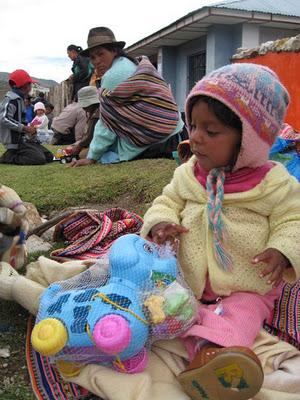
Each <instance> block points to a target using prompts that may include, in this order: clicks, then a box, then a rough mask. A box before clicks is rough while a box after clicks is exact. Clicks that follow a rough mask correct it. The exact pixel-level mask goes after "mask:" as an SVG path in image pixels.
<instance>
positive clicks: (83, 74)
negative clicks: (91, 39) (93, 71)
mask: <svg viewBox="0 0 300 400" xmlns="http://www.w3.org/2000/svg"><path fill="white" fill-rule="evenodd" d="M72 70H73V82H74V83H76V82H81V81H84V80H85V79H87V78H88V75H89V59H88V58H86V57H82V56H78V57H77V59H76V60H75V61H74V67H73V68H72Z"/></svg>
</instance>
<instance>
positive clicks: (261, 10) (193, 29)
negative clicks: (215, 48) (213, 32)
mask: <svg viewBox="0 0 300 400" xmlns="http://www.w3.org/2000/svg"><path fill="white" fill-rule="evenodd" d="M243 22H249V23H255V24H259V25H260V26H262V27H270V28H275V29H276V28H286V29H297V30H298V29H299V28H300V0H223V1H219V2H216V3H213V4H210V5H208V6H203V7H202V8H199V9H197V10H195V11H193V12H190V13H189V14H187V15H185V16H183V17H181V18H180V19H178V20H177V21H175V22H173V23H171V24H170V25H168V26H166V27H164V28H162V29H160V30H159V31H157V32H155V33H153V34H151V35H149V36H147V37H145V38H143V39H141V40H139V41H138V42H136V43H133V44H132V45H130V46H129V47H127V49H126V50H127V51H128V53H129V54H130V55H132V56H137V55H141V54H146V55H152V54H156V53H157V51H158V48H160V47H162V46H180V45H182V44H184V43H186V42H188V41H190V40H193V39H196V38H199V37H200V36H205V35H207V31H208V28H209V27H210V26H211V25H213V24H225V25H235V24H239V23H243Z"/></svg>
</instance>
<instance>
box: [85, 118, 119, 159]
mask: <svg viewBox="0 0 300 400" xmlns="http://www.w3.org/2000/svg"><path fill="white" fill-rule="evenodd" d="M117 139H118V136H117V135H116V134H115V133H114V132H112V131H111V130H109V129H108V128H107V127H106V126H104V125H103V123H102V121H101V119H99V120H98V121H97V123H96V125H95V129H94V136H93V139H92V141H91V143H90V147H89V152H88V155H87V158H88V159H90V160H95V161H99V160H100V158H101V157H102V156H103V154H104V153H106V152H107V151H108V150H109V149H110V148H111V146H113V145H114V144H115V143H116V142H117Z"/></svg>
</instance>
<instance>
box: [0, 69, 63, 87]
mask: <svg viewBox="0 0 300 400" xmlns="http://www.w3.org/2000/svg"><path fill="white" fill-rule="evenodd" d="M8 75H9V73H8V72H0V81H2V82H7V81H8ZM32 78H33V79H34V80H36V81H38V83H39V84H40V85H41V86H43V87H47V88H51V87H53V86H56V85H58V83H57V82H56V81H53V80H52V79H42V78H35V77H32Z"/></svg>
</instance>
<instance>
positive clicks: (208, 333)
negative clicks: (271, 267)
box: [184, 280, 281, 358]
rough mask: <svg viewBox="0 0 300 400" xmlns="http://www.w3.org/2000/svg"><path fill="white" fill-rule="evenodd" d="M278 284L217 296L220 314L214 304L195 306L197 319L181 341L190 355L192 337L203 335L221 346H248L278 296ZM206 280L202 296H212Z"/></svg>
mask: <svg viewBox="0 0 300 400" xmlns="http://www.w3.org/2000/svg"><path fill="white" fill-rule="evenodd" d="M280 293H281V285H280V286H279V287H277V288H273V289H271V290H270V291H269V292H268V293H266V294H264V295H260V294H257V293H251V292H235V293H232V294H231V295H230V296H228V297H224V298H222V300H221V306H222V310H223V312H222V315H217V314H216V313H215V310H216V307H217V305H216V304H210V305H204V304H201V305H200V306H199V311H198V318H197V323H196V324H195V325H193V326H192V327H191V328H190V329H189V330H188V331H187V332H186V333H185V334H184V338H186V340H185V341H184V342H185V345H186V347H187V350H188V353H189V356H190V358H193V357H194V355H195V352H196V341H197V340H199V339H205V340H208V341H209V342H212V343H215V344H218V345H220V346H223V347H231V346H245V347H250V348H251V347H252V346H253V343H254V340H255V338H256V336H257V334H258V333H259V330H260V329H261V327H262V325H263V322H264V320H265V319H267V318H268V317H269V316H270V313H271V312H272V311H273V310H274V302H275V300H276V299H277V298H279V296H280ZM217 297H218V296H217V295H216V294H215V293H214V292H213V291H212V289H211V287H210V284H209V281H208V280H207V283H206V287H205V290H204V293H203V296H202V299H203V300H206V301H211V300H215V299H216V298H217Z"/></svg>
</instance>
